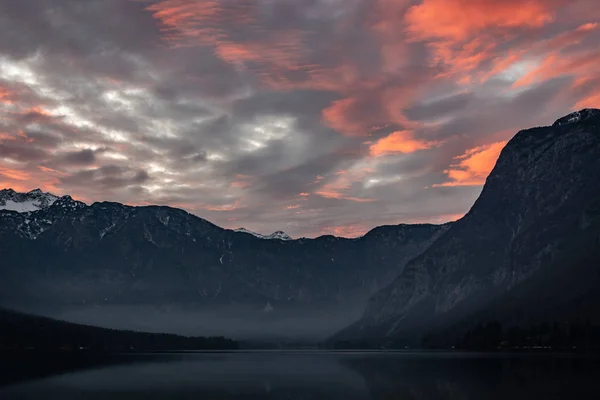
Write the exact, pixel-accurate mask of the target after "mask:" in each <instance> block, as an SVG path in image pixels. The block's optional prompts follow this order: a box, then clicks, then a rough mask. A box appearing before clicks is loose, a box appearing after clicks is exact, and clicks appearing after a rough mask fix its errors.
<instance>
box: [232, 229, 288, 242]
mask: <svg viewBox="0 0 600 400" xmlns="http://www.w3.org/2000/svg"><path fill="white" fill-rule="evenodd" d="M235 232H240V233H248V234H250V235H252V236H256V237H257V238H259V239H267V240H268V239H279V240H292V238H291V237H290V236H289V235H288V234H287V233H285V232H282V231H276V232H273V233H271V234H270V235H261V234H260V233H256V232H252V231H250V230H248V229H246V228H238V229H235Z"/></svg>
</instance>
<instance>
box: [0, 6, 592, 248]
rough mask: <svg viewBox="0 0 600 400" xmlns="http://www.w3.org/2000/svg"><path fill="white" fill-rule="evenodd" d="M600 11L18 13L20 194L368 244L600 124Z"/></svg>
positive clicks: (10, 173)
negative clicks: (543, 136) (591, 115)
mask: <svg viewBox="0 0 600 400" xmlns="http://www.w3.org/2000/svg"><path fill="white" fill-rule="evenodd" d="M599 48H600V7H599V6H598V2H597V0H502V1H497V0H414V1H413V0H86V1H81V0H39V1H14V0H0V188H2V187H6V188H8V187H12V188H14V189H15V190H20V191H28V190H31V189H34V188H38V187H39V188H41V189H43V190H45V191H50V192H52V193H55V194H58V195H64V194H70V195H72V196H73V197H74V198H77V199H80V200H83V201H85V202H88V203H91V202H94V201H104V200H107V201H118V202H122V203H126V204H131V205H147V204H160V205H169V206H173V207H179V208H184V209H186V210H187V211H189V212H191V213H194V214H196V215H198V216H200V217H202V218H205V219H207V220H209V221H211V222H214V223H216V224H218V225H220V226H223V227H225V228H238V227H245V228H247V229H251V230H254V231H257V232H260V233H271V232H273V231H275V230H284V231H286V232H287V233H288V234H290V235H292V236H294V237H301V236H306V237H314V236H319V235H323V234H335V235H339V236H349V237H351V236H357V235H361V234H363V233H365V232H366V231H368V230H370V229H371V228H373V227H375V226H378V225H384V224H397V223H424V222H431V223H440V222H446V221H451V220H456V219H458V218H460V217H461V216H462V215H464V214H465V213H466V212H467V211H468V210H469V208H470V207H471V205H472V204H473V202H474V200H475V199H476V198H477V196H478V195H479V193H480V192H481V188H482V185H483V183H484V182H485V178H486V177H487V175H488V174H489V172H490V171H491V169H492V168H493V166H494V163H495V161H496V159H497V157H498V155H499V153H500V151H501V149H502V148H503V146H504V145H505V144H506V141H507V140H509V139H510V138H511V137H512V136H513V135H514V134H515V133H516V132H518V131H519V130H520V129H524V128H528V127H534V126H542V125H549V124H551V123H552V122H553V121H554V120H555V119H557V118H559V117H561V116H563V115H566V114H568V113H569V112H571V111H573V110H577V109H580V108H584V107H600V73H598V71H600V50H598V49H599Z"/></svg>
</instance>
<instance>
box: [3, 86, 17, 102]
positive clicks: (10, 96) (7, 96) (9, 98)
mask: <svg viewBox="0 0 600 400" xmlns="http://www.w3.org/2000/svg"><path fill="white" fill-rule="evenodd" d="M13 102H14V93H13V92H11V91H9V90H8V89H6V88H3V87H2V86H0V103H4V104H13Z"/></svg>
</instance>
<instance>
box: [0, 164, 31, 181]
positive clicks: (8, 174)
mask: <svg viewBox="0 0 600 400" xmlns="http://www.w3.org/2000/svg"><path fill="white" fill-rule="evenodd" d="M0 176H2V177H3V178H5V179H9V180H15V181H26V180H29V179H30V178H31V174H29V173H28V172H26V171H19V170H16V169H10V168H3V167H1V166H0Z"/></svg>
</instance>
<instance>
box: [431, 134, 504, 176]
mask: <svg viewBox="0 0 600 400" xmlns="http://www.w3.org/2000/svg"><path fill="white" fill-rule="evenodd" d="M504 146H506V142H496V143H492V144H488V145H484V146H479V147H475V148H473V149H470V150H467V151H466V152H465V153H464V154H463V155H461V156H458V157H456V158H455V159H456V160H458V163H456V164H454V165H451V166H450V168H449V169H447V170H445V171H444V173H446V174H447V175H448V178H450V181H449V182H445V183H442V184H439V185H434V187H439V186H479V185H483V184H484V183H485V180H486V178H487V176H488V175H489V174H490V172H491V171H492V169H493V168H494V165H496V161H497V160H498V157H499V156H500V152H501V151H502V149H503V148H504Z"/></svg>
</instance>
